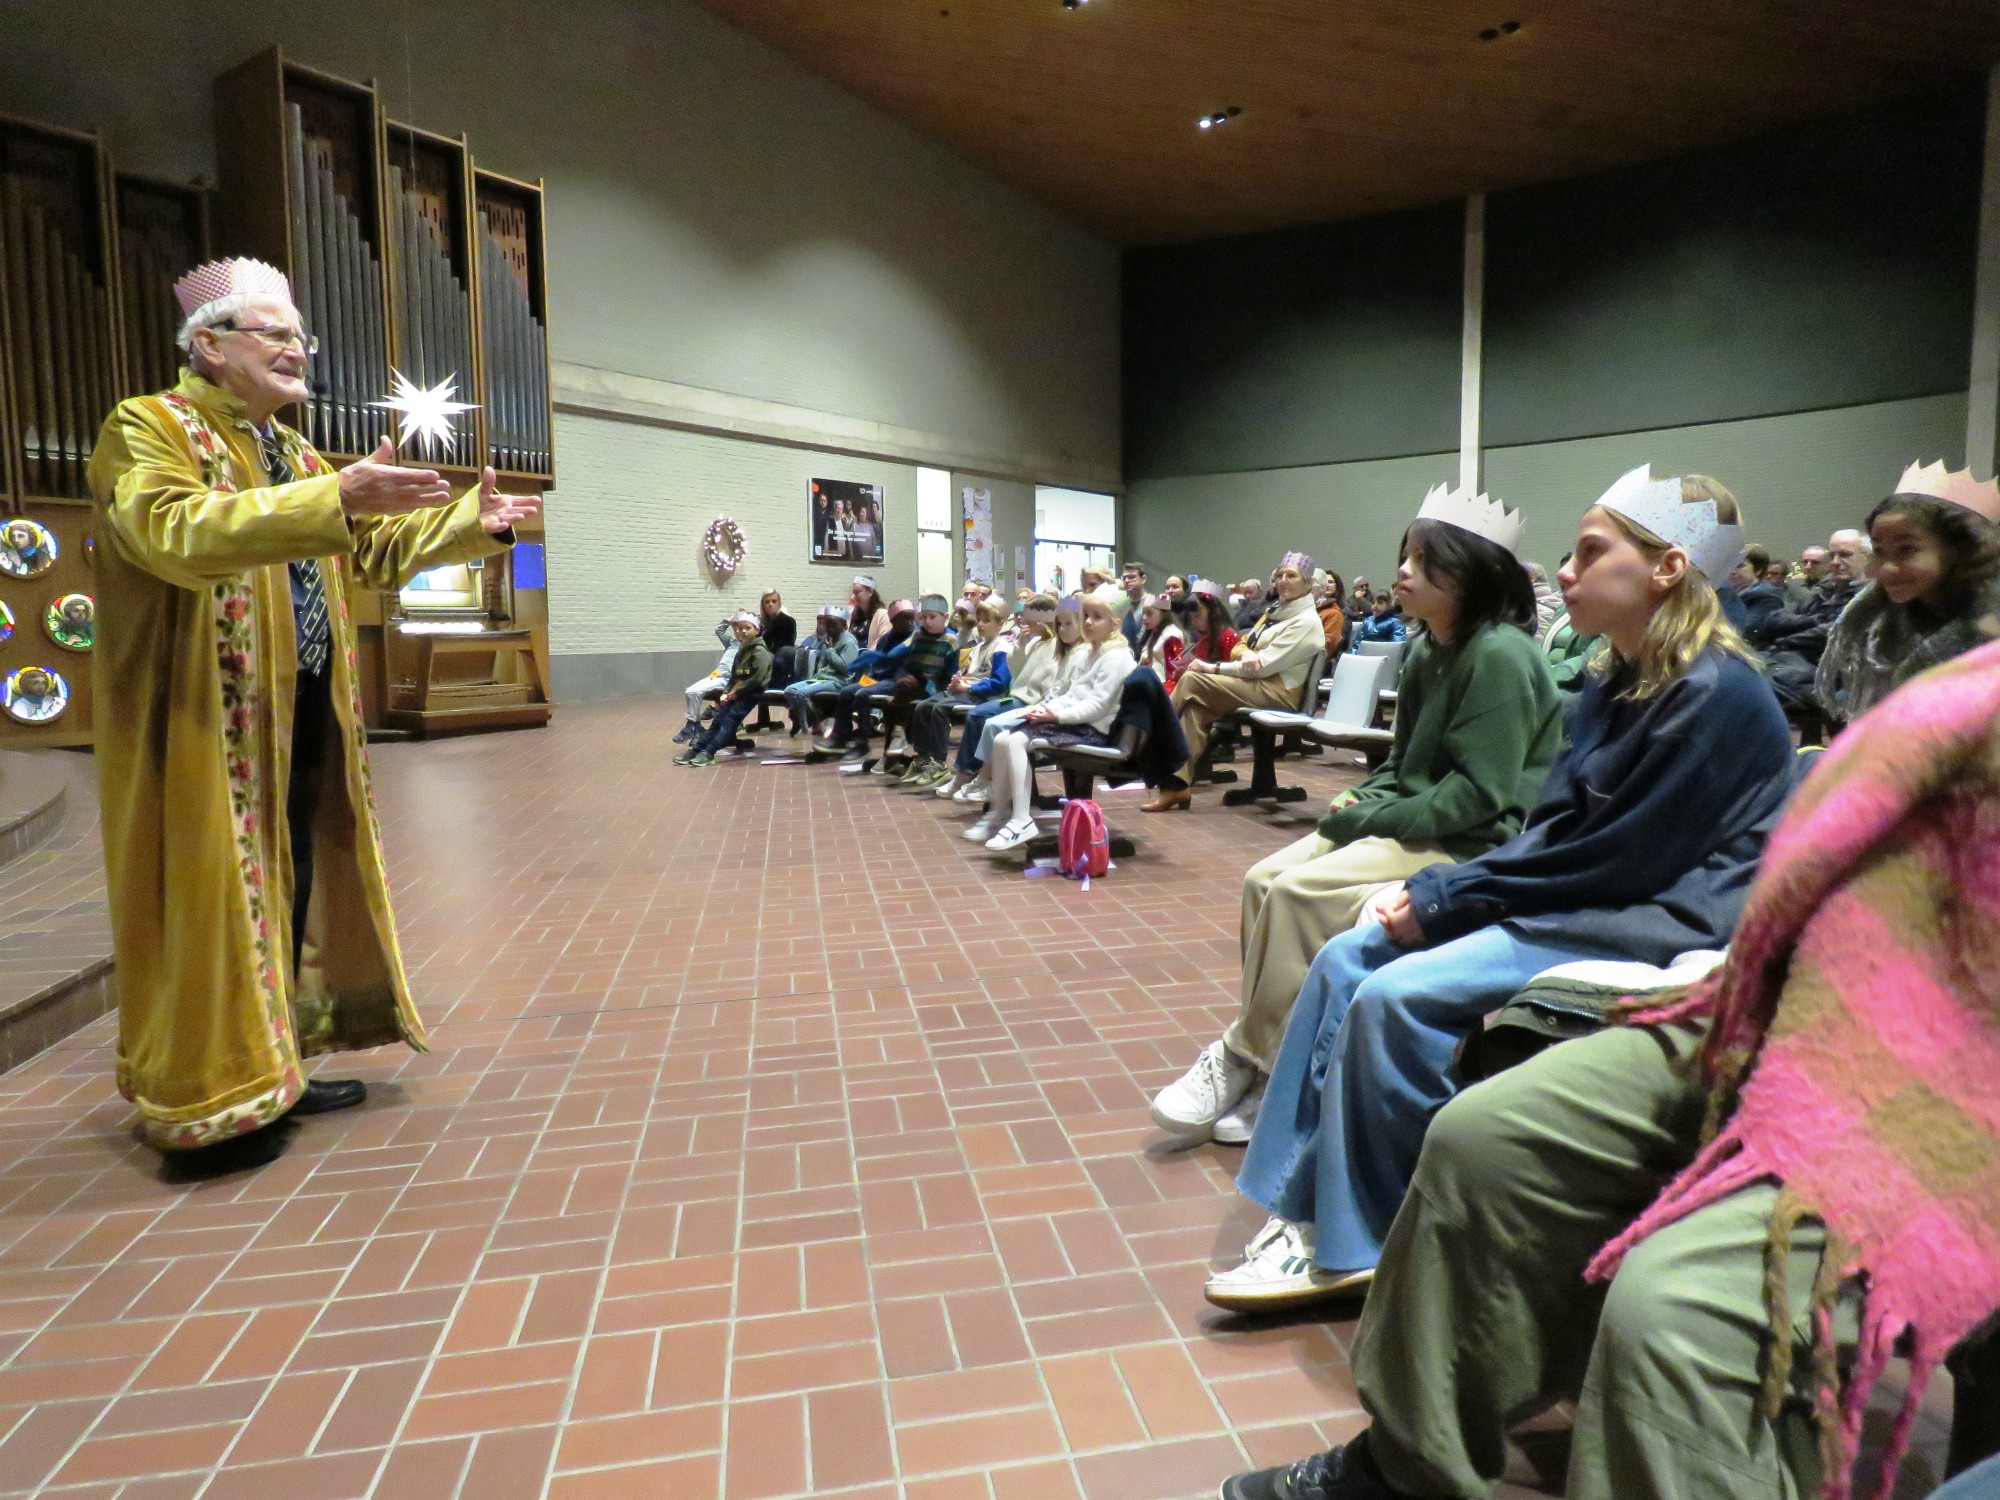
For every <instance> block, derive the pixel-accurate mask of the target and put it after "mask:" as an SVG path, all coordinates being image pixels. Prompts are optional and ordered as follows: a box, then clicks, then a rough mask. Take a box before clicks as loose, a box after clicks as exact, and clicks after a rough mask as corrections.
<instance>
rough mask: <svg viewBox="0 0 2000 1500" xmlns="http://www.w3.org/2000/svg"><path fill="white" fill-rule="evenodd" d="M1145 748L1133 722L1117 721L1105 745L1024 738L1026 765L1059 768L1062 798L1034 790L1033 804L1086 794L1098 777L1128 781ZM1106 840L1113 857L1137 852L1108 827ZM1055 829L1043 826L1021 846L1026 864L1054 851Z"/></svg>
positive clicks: (1143, 737)
mask: <svg viewBox="0 0 2000 1500" xmlns="http://www.w3.org/2000/svg"><path fill="white" fill-rule="evenodd" d="M1145 748H1146V732H1145V731H1144V730H1143V729H1141V728H1140V727H1139V726H1138V725H1137V724H1120V725H1119V726H1118V731H1117V736H1116V738H1114V739H1113V740H1112V742H1111V743H1110V744H1108V745H1057V746H1051V745H1049V744H1048V743H1047V742H1046V741H1042V740H1030V741H1028V754H1029V757H1030V759H1029V762H1028V763H1029V765H1030V766H1031V767H1032V768H1034V769H1036V770H1039V769H1040V768H1041V767H1043V766H1048V765H1053V766H1056V767H1057V768H1059V769H1060V770H1061V771H1062V778H1063V795H1062V798H1055V797H1049V798H1044V797H1043V796H1042V795H1041V791H1040V789H1039V788H1037V789H1036V792H1035V796H1034V805H1035V806H1036V807H1047V806H1053V807H1060V806H1061V805H1062V802H1063V800H1064V799H1068V798H1079V797H1088V796H1089V795H1090V794H1091V792H1092V791H1093V790H1095V788H1096V786H1097V778H1098V777H1100V776H1103V777H1106V778H1108V779H1110V780H1114V781H1115V780H1130V779H1132V778H1134V777H1137V776H1138V775H1139V774H1140V768H1139V756H1140V755H1141V753H1143V751H1144V750H1145ZM1107 832H1108V836H1109V837H1108V842H1109V847H1110V852H1111V857H1112V858H1113V859H1130V858H1131V857H1132V856H1133V855H1134V854H1135V853H1137V852H1138V846H1137V845H1136V844H1134V843H1133V842H1132V839H1131V837H1130V835H1128V834H1122V833H1119V832H1118V831H1117V830H1116V829H1109V830H1107ZM1056 843H1057V840H1056V831H1055V830H1054V829H1044V830H1043V831H1042V832H1040V833H1037V834H1036V835H1035V836H1034V837H1033V838H1032V839H1030V840H1029V841H1028V842H1027V843H1025V844H1023V845H1022V846H1021V847H1022V848H1023V849H1024V850H1026V851H1027V857H1028V860H1029V862H1030V863H1032V862H1033V861H1035V860H1037V859H1046V858H1048V857H1049V856H1050V855H1052V854H1054V853H1055V852H1056Z"/></svg>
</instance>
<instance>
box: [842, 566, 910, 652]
mask: <svg viewBox="0 0 2000 1500" xmlns="http://www.w3.org/2000/svg"><path fill="white" fill-rule="evenodd" d="M911 617H912V619H914V618H915V614H914V611H913V612H912V616H911ZM891 623H892V621H891V620H890V611H889V606H888V605H887V604H886V603H884V602H883V599H882V596H881V594H879V593H878V592H876V589H875V580H874V579H873V578H870V577H869V576H868V575H867V574H866V573H857V574H855V575H854V589H853V592H852V593H851V594H850V595H849V596H848V600H847V626H848V629H850V630H852V631H853V632H854V638H855V639H856V640H857V641H859V642H861V649H862V650H864V651H879V650H881V649H882V637H883V636H885V635H887V634H888V633H889V627H890V625H891Z"/></svg>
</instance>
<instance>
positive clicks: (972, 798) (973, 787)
mask: <svg viewBox="0 0 2000 1500" xmlns="http://www.w3.org/2000/svg"><path fill="white" fill-rule="evenodd" d="M992 790H993V783H992V782H990V781H968V782H967V783H966V784H965V785H964V786H962V787H960V788H959V789H958V790H957V791H955V792H953V793H952V794H951V800H952V801H954V802H988V801H991V800H992V799H991V798H990V797H989V796H988V795H987V794H988V793H989V792H991V791H992Z"/></svg>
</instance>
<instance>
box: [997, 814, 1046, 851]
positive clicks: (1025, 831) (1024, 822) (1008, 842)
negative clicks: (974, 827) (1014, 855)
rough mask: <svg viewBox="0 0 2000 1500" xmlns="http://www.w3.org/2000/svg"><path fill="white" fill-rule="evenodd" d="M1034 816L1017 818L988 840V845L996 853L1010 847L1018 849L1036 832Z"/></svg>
mask: <svg viewBox="0 0 2000 1500" xmlns="http://www.w3.org/2000/svg"><path fill="white" fill-rule="evenodd" d="M1036 831H1037V830H1036V828H1035V820H1034V819H1033V818H1016V819H1015V820H1014V821H1013V822H1011V823H1009V824H1008V825H1007V826H1006V827H1005V828H1003V829H1001V830H1000V831H999V832H998V833H996V834H994V835H993V837H992V838H990V839H988V840H987V841H986V847H987V848H989V849H991V850H992V851H993V852H994V853H995V854H1004V853H1006V852H1007V851H1008V850H1009V849H1018V848H1020V847H1021V846H1022V845H1023V844H1025V843H1027V842H1028V841H1029V840H1030V839H1032V838H1033V837H1034V836H1035V834H1036Z"/></svg>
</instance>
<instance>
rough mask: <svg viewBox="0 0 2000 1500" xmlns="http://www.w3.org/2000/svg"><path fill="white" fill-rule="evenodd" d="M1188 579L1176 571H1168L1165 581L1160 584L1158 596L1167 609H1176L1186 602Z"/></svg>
mask: <svg viewBox="0 0 2000 1500" xmlns="http://www.w3.org/2000/svg"><path fill="white" fill-rule="evenodd" d="M1187 597H1188V581H1187V580H1186V579H1185V578H1183V577H1181V575H1180V574H1178V573H1169V574H1168V575H1167V581H1166V582H1165V583H1163V584H1161V585H1160V598H1161V599H1162V600H1163V601H1164V602H1165V604H1166V606H1167V608H1168V609H1171V610H1178V609H1179V608H1180V607H1181V606H1182V605H1183V604H1185V603H1186V602H1187Z"/></svg>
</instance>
